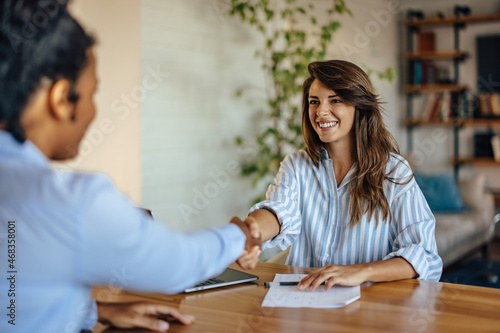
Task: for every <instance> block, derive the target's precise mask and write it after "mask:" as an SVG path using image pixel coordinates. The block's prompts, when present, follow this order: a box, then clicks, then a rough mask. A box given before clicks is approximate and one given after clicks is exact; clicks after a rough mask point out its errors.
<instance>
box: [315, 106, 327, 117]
mask: <svg viewBox="0 0 500 333" xmlns="http://www.w3.org/2000/svg"><path fill="white" fill-rule="evenodd" d="M316 113H317V115H318V116H323V115H328V114H330V108H329V106H328V103H321V104H320V105H319V107H318V111H317V112H316Z"/></svg>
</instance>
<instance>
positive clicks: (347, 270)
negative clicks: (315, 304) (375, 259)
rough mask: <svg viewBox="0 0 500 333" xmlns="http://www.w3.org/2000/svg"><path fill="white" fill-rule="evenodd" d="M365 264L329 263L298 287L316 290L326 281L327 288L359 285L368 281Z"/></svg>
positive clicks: (306, 278) (304, 279)
mask: <svg viewBox="0 0 500 333" xmlns="http://www.w3.org/2000/svg"><path fill="white" fill-rule="evenodd" d="M367 269H368V267H367V266H366V265H365V264H356V265H332V264H328V265H325V266H323V267H321V268H318V269H315V270H314V271H312V272H311V273H309V274H308V275H307V276H306V277H305V278H303V279H302V281H300V283H299V285H298V287H299V289H300V290H306V289H308V290H310V291H312V290H314V289H316V288H317V287H318V286H320V285H321V284H322V283H323V282H325V290H328V289H330V288H331V287H332V286H334V285H340V286H357V285H359V284H361V283H363V282H365V281H366V277H367V274H366V270H367Z"/></svg>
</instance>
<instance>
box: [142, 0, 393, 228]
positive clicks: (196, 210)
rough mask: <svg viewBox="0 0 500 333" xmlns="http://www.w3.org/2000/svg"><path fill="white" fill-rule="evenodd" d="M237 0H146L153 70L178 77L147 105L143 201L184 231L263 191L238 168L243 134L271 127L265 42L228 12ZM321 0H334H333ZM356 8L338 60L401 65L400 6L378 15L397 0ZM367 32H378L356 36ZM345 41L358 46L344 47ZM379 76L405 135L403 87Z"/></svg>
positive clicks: (145, 31)
mask: <svg viewBox="0 0 500 333" xmlns="http://www.w3.org/2000/svg"><path fill="white" fill-rule="evenodd" d="M228 2H229V1H225V0H190V1H182V0H171V1H163V0H144V1H143V2H142V5H141V29H142V33H141V48H142V71H143V75H144V73H146V72H147V68H157V67H158V68H160V70H161V71H162V72H164V73H166V74H165V75H168V76H166V77H164V79H163V80H162V82H161V84H160V85H159V86H158V87H156V88H154V89H151V90H150V91H148V93H147V97H146V98H144V100H143V103H142V115H141V121H142V132H141V133H142V199H143V205H144V206H146V207H149V208H151V209H152V210H153V212H154V214H155V215H156V217H157V218H158V219H160V220H162V221H164V222H165V223H166V224H167V225H169V226H171V227H173V228H176V229H178V230H191V229H196V228H205V227H209V226H217V225H222V224H224V223H227V221H228V220H229V219H230V217H232V216H233V215H238V216H240V217H244V215H246V213H247V211H248V209H249V207H250V202H251V199H252V198H254V197H255V196H256V195H257V192H256V190H252V188H251V184H250V181H249V180H248V179H244V178H242V177H241V176H239V173H238V172H237V170H236V168H237V167H238V165H239V162H240V161H241V159H242V158H244V157H245V155H246V154H249V153H250V152H243V151H239V150H238V149H237V148H236V147H235V145H234V137H235V136H236V135H243V136H244V137H251V136H253V135H255V134H256V133H257V132H258V131H259V126H262V125H261V124H262V119H261V118H262V114H263V111H264V110H265V109H266V103H265V80H264V76H263V72H262V70H261V69H260V64H259V61H258V60H256V58H255V57H254V52H255V51H256V50H257V49H260V48H261V45H262V41H261V39H260V36H259V35H258V34H256V33H254V31H253V28H251V27H249V26H248V25H247V24H243V23H241V22H240V20H239V19H238V18H236V17H230V16H229V15H228V14H227V13H226V12H227V9H228V5H227V3H228ZM313 3H315V4H316V5H317V6H319V7H321V6H331V1H313ZM348 5H349V7H350V8H351V9H352V11H353V12H354V18H353V19H351V18H345V19H342V22H343V24H344V27H343V28H342V29H341V30H340V33H339V35H337V36H336V37H335V38H334V42H333V43H332V45H331V48H330V57H331V58H342V59H348V60H351V61H353V62H356V63H358V64H359V65H366V66H368V67H370V68H372V69H384V68H386V67H387V66H397V65H398V50H399V46H398V45H399V42H398V35H397V31H398V29H399V26H398V22H397V21H398V19H399V12H398V11H396V12H395V13H394V14H390V13H389V14H388V15H387V16H386V19H385V20H382V21H381V22H382V23H379V21H377V19H376V17H377V16H376V15H375V16H374V15H373V14H372V13H371V11H372V10H374V11H375V12H376V13H378V12H379V11H384V10H387V7H388V2H387V1H385V0H379V1H370V6H369V7H368V6H366V1H361V0H351V1H348ZM366 29H368V33H369V34H370V36H368V37H367V38H366V40H358V39H356V38H359V37H356V36H358V35H363V34H366V31H367V30H366ZM369 29H372V30H369ZM359 31H363V32H359ZM341 42H344V45H347V44H350V45H351V46H353V47H356V49H357V51H356V52H354V53H352V54H349V53H346V52H342V51H341V50H340V49H339V48H338V45H340V43H341ZM375 81H376V82H375V85H376V87H377V88H378V90H379V93H380V94H381V95H382V97H383V99H384V100H385V101H386V102H387V104H386V110H387V117H386V121H387V123H388V127H389V129H390V130H391V131H392V132H393V133H394V134H395V136H396V137H397V138H399V137H400V136H401V135H400V129H399V128H398V124H399V123H400V119H401V106H400V105H401V100H400V95H399V94H398V84H397V83H396V84H387V83H385V82H378V80H375ZM239 88H244V89H245V95H244V96H245V97H243V99H236V98H235V97H234V92H235V91H236V90H237V89H239ZM214 175H218V176H214ZM181 209H184V214H183V213H181Z"/></svg>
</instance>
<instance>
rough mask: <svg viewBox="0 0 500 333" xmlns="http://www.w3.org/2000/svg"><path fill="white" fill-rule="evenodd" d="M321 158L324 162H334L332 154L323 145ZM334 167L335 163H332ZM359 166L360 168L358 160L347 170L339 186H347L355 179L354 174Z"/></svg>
mask: <svg viewBox="0 0 500 333" xmlns="http://www.w3.org/2000/svg"><path fill="white" fill-rule="evenodd" d="M321 160H322V161H323V162H327V163H332V161H331V159H330V156H329V155H328V151H327V150H326V148H325V147H321ZM332 167H333V165H332ZM357 168H358V162H354V164H353V165H352V166H351V168H350V169H349V171H348V172H347V175H345V177H344V179H342V183H340V185H339V187H338V188H341V187H344V186H346V185H347V184H348V183H349V182H351V181H352V180H353V179H354V176H353V175H354V173H355V172H356V169H357Z"/></svg>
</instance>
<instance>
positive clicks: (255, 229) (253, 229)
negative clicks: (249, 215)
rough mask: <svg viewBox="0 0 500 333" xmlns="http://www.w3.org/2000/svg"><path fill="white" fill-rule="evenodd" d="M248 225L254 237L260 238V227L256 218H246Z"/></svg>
mask: <svg viewBox="0 0 500 333" xmlns="http://www.w3.org/2000/svg"><path fill="white" fill-rule="evenodd" d="M246 222H247V224H248V227H249V228H250V234H251V235H252V237H253V238H260V228H259V225H258V224H257V221H255V219H247V220H246Z"/></svg>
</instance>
